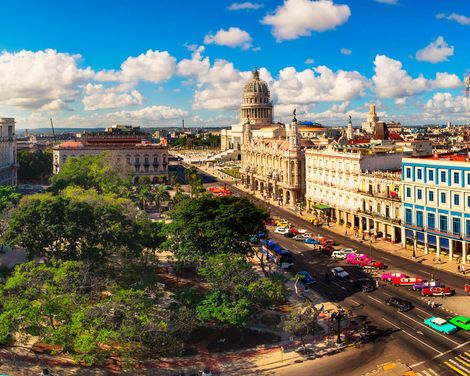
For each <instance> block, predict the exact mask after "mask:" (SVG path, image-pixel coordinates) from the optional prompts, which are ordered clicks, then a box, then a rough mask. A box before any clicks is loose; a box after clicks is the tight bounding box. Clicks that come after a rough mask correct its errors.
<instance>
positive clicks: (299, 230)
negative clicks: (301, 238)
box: [297, 228, 307, 234]
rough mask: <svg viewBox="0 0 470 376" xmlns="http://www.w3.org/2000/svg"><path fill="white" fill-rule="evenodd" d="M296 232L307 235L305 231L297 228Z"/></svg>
mask: <svg viewBox="0 0 470 376" xmlns="http://www.w3.org/2000/svg"><path fill="white" fill-rule="evenodd" d="M297 231H298V232H299V234H306V233H307V230H306V229H304V228H299V229H298V230H297Z"/></svg>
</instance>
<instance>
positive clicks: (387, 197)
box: [305, 144, 402, 242]
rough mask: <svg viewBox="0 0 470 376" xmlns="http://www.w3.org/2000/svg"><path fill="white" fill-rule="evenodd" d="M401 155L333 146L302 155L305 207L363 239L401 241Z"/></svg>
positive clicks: (308, 151) (312, 150)
mask: <svg viewBox="0 0 470 376" xmlns="http://www.w3.org/2000/svg"><path fill="white" fill-rule="evenodd" d="M401 158H402V154H401V153H374V152H371V151H370V150H361V149H360V148H348V147H341V146H340V145H335V144H332V145H330V146H329V147H328V148H326V149H308V150H306V152H305V166H306V167H305V168H306V202H307V210H309V211H311V212H312V213H315V212H320V211H322V212H323V215H324V216H326V217H328V218H329V220H332V221H335V222H337V223H338V224H341V225H344V226H345V227H347V228H351V229H353V230H354V231H357V233H358V234H359V235H361V236H363V237H364V238H366V237H370V236H372V235H373V236H374V237H381V238H385V239H387V240H390V241H392V242H399V241H400V238H401V227H400V222H401V201H400V197H401V192H400V191H401V175H400V172H399V169H400V165H401Z"/></svg>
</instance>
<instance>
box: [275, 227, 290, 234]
mask: <svg viewBox="0 0 470 376" xmlns="http://www.w3.org/2000/svg"><path fill="white" fill-rule="evenodd" d="M274 232H275V233H276V234H282V235H284V234H287V233H288V232H289V228H288V227H276V229H275V230H274Z"/></svg>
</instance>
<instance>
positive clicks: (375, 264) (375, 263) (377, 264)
mask: <svg viewBox="0 0 470 376" xmlns="http://www.w3.org/2000/svg"><path fill="white" fill-rule="evenodd" d="M369 266H372V267H373V268H375V269H387V265H385V264H384V263H383V262H381V261H371V262H370V264H369Z"/></svg>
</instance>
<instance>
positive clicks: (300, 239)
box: [292, 234, 305, 242]
mask: <svg viewBox="0 0 470 376" xmlns="http://www.w3.org/2000/svg"><path fill="white" fill-rule="evenodd" d="M292 239H294V240H297V241H298V242H303V241H304V240H305V237H304V236H303V235H301V234H298V235H295V236H294V237H293V238H292Z"/></svg>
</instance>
